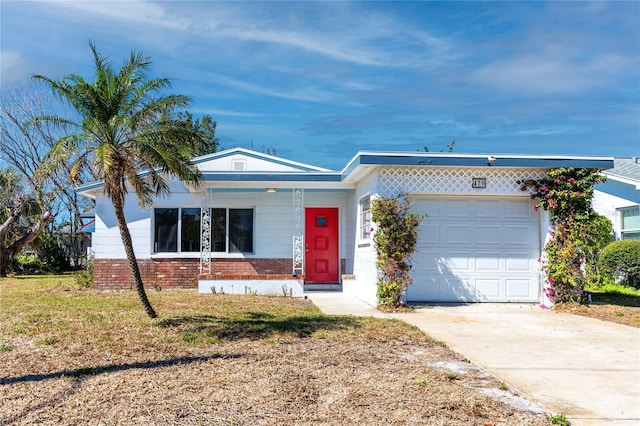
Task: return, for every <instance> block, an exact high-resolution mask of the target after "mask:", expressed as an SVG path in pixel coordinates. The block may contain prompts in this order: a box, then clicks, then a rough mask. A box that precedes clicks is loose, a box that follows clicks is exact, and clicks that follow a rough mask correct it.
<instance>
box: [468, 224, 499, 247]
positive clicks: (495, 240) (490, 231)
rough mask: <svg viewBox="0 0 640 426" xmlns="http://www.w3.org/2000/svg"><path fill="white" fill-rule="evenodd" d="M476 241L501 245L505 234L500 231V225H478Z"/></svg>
mask: <svg viewBox="0 0 640 426" xmlns="http://www.w3.org/2000/svg"><path fill="white" fill-rule="evenodd" d="M473 235H475V243H477V244H482V245H490V246H491V245H500V244H502V240H503V239H504V236H503V235H502V233H501V232H500V225H476V226H475V232H474V233H473Z"/></svg>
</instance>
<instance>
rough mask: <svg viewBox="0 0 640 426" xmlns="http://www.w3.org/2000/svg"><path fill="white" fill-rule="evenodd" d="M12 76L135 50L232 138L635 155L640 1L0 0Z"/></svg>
mask: <svg viewBox="0 0 640 426" xmlns="http://www.w3.org/2000/svg"><path fill="white" fill-rule="evenodd" d="M0 13H1V22H0V24H1V39H0V42H1V51H2V55H1V58H0V59H1V74H0V82H1V84H2V85H3V86H4V85H8V84H13V83H17V82H20V81H23V80H27V79H28V78H29V76H30V75H32V74H44V75H46V76H49V77H53V78H59V77H63V76H64V75H67V74H69V73H77V74H80V75H82V76H84V77H85V78H91V77H92V74H91V71H92V68H91V66H92V63H91V55H90V50H89V47H88V40H89V39H92V40H94V41H95V42H96V44H97V46H98V49H99V50H100V51H101V52H102V53H104V54H105V55H108V56H109V57H111V59H112V61H113V64H114V65H115V66H119V65H120V64H121V63H122V62H123V61H124V59H125V58H126V57H127V56H128V55H129V53H130V51H131V50H136V51H141V52H143V53H144V54H146V55H148V56H150V57H151V59H152V61H153V68H152V72H153V75H154V76H159V77H170V78H172V79H173V81H174V87H173V92H175V93H180V94H185V95H189V96H191V97H192V98H193V101H194V103H193V106H192V108H191V111H192V112H193V113H194V114H195V115H201V114H209V115H211V116H212V117H213V118H214V120H216V121H217V122H218V131H217V135H218V137H219V139H220V141H221V147H223V148H232V147H236V146H239V147H245V148H249V147H250V144H251V141H253V145H254V147H255V148H257V149H260V148H261V147H262V146H266V147H274V148H275V149H276V153H277V155H279V156H282V157H285V158H289V159H292V160H296V161H302V162H306V163H310V164H314V165H317V166H322V167H328V168H331V169H340V168H342V167H343V166H344V165H345V164H346V162H347V161H348V160H349V159H350V158H351V157H353V155H354V154H355V153H356V152H357V151H358V150H385V151H416V150H419V149H422V147H424V146H425V145H426V146H428V147H429V149H430V151H440V150H443V149H446V146H447V145H448V144H449V142H450V141H451V140H452V139H455V140H456V144H455V152H460V153H487V154H500V153H516V154H517V153H531V154H571V155H615V156H632V155H640V2H638V1H631V2H603V3H600V2H591V1H589V2H508V1H501V2H453V1H451V2H417V1H416V2H377V1H376V2H346V1H341V2H324V1H322V2H271V1H268V2H208V1H196V2H187V1H181V2H173V1H155V2H153V1H144V2H132V1H131V2H125V1H110V2H100V1H84V2H83V1H69V2H62V1H55V2H51V1H49V2H32V1H10V0H2V2H0Z"/></svg>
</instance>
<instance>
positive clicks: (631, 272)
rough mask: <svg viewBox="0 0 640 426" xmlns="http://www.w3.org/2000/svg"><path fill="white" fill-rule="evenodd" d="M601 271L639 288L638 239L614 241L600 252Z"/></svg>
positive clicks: (639, 253) (639, 251) (639, 252)
mask: <svg viewBox="0 0 640 426" xmlns="http://www.w3.org/2000/svg"><path fill="white" fill-rule="evenodd" d="M599 262H600V270H601V272H602V273H604V274H607V275H609V276H610V277H613V278H614V279H616V280H620V283H621V284H623V285H627V286H630V287H633V288H637V289H640V240H622V241H614V242H612V243H610V244H609V245H608V246H606V247H605V248H604V249H603V250H602V253H600V260H599Z"/></svg>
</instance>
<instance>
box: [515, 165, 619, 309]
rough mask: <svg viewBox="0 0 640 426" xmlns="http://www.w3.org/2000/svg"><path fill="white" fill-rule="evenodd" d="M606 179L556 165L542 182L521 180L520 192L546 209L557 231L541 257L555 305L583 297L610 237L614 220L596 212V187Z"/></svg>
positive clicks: (597, 173)
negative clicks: (594, 193)
mask: <svg viewBox="0 0 640 426" xmlns="http://www.w3.org/2000/svg"><path fill="white" fill-rule="evenodd" d="M604 180H605V177H604V176H603V175H602V174H601V173H600V171H599V170H594V169H582V168H557V169H552V170H551V171H549V173H548V174H547V176H546V177H544V178H543V179H540V180H524V181H518V184H519V185H520V189H521V190H522V191H529V192H530V194H531V198H532V199H534V200H537V202H536V204H535V205H534V206H533V208H534V209H535V210H538V209H540V208H542V209H544V210H547V211H548V212H549V214H550V217H551V223H552V225H553V228H554V229H553V231H552V232H551V239H550V240H549V241H548V242H547V244H546V245H545V247H544V251H545V256H544V257H543V259H541V263H542V271H543V272H544V274H545V280H546V283H547V285H546V286H545V294H546V295H547V297H548V298H549V299H550V300H551V301H553V302H554V303H566V302H583V301H585V298H584V295H585V292H584V286H585V284H586V283H587V281H588V280H589V279H590V278H591V277H593V276H595V275H596V272H597V252H598V251H599V249H600V248H601V247H603V246H604V245H605V244H606V243H608V242H609V240H610V235H611V222H610V221H609V220H608V219H606V218H604V217H602V216H600V215H598V214H597V213H595V212H594V211H593V208H592V200H593V188H594V186H595V185H596V184H597V183H599V182H603V181H604Z"/></svg>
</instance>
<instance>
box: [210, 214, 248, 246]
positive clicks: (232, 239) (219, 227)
mask: <svg viewBox="0 0 640 426" xmlns="http://www.w3.org/2000/svg"><path fill="white" fill-rule="evenodd" d="M211 223H212V239H211V240H212V247H211V251H213V252H222V253H253V209H226V208H215V209H213V214H212V215H211Z"/></svg>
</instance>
